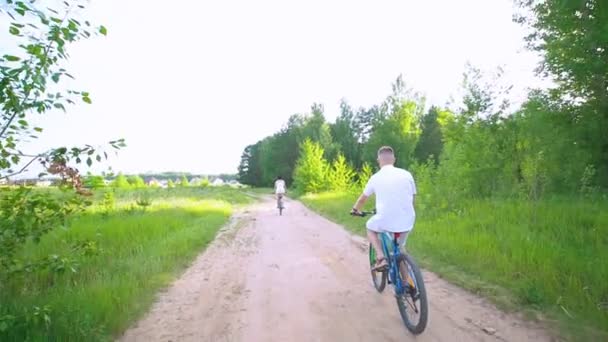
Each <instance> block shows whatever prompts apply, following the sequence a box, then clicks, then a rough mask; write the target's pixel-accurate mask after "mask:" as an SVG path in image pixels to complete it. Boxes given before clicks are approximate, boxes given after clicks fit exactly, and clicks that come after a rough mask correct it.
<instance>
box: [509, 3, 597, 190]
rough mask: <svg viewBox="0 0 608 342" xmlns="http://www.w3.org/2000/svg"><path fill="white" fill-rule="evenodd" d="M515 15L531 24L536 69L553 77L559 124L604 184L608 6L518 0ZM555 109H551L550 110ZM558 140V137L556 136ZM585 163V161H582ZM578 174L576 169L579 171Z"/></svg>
mask: <svg viewBox="0 0 608 342" xmlns="http://www.w3.org/2000/svg"><path fill="white" fill-rule="evenodd" d="M517 3H518V4H519V5H520V6H521V7H522V8H523V11H522V15H520V16H519V17H517V18H516V20H517V21H518V22H520V23H522V24H524V25H526V26H527V27H528V28H529V29H530V35H529V36H528V37H527V41H528V43H529V47H530V48H531V49H532V50H534V51H538V52H540V55H541V56H543V60H542V63H541V65H540V66H539V68H538V71H539V73H540V74H541V75H544V76H549V77H550V78H551V79H553V80H555V81H556V82H557V85H558V87H557V89H554V90H553V91H552V92H551V95H552V96H553V97H555V98H558V99H559V102H560V105H561V106H562V109H563V110H564V114H565V115H563V116H562V115H560V116H562V117H563V118H564V122H563V124H561V125H560V126H565V127H568V130H569V132H571V133H575V134H576V140H575V141H576V143H577V145H579V146H582V148H583V149H584V150H585V151H587V153H588V154H590V156H591V164H590V165H592V167H593V168H594V169H596V170H597V177H596V181H597V182H598V183H599V184H601V185H602V186H603V187H608V135H607V134H606V132H608V26H606V22H608V11H607V10H606V2H605V1H599V0H581V1H574V0H569V1H564V0H547V1H531V0H525V1H524V0H517ZM554 113H555V112H554ZM560 140H561V139H560ZM583 167H584V166H583ZM579 177H580V174H579Z"/></svg>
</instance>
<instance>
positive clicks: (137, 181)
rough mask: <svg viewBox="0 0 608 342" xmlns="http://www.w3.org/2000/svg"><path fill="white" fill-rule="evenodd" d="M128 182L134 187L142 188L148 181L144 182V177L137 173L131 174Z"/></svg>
mask: <svg viewBox="0 0 608 342" xmlns="http://www.w3.org/2000/svg"><path fill="white" fill-rule="evenodd" d="M127 182H128V183H129V186H130V187H131V188H134V189H141V188H145V187H146V182H144V180H143V178H141V177H140V176H137V175H134V176H129V177H128V178H127Z"/></svg>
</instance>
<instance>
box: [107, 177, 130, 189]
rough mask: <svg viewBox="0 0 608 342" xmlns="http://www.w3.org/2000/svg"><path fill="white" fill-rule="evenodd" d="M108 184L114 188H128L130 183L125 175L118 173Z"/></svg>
mask: <svg viewBox="0 0 608 342" xmlns="http://www.w3.org/2000/svg"><path fill="white" fill-rule="evenodd" d="M110 186H111V187H113V188H116V189H129V188H130V187H131V184H129V181H128V180H127V177H125V175H123V174H122V173H119V174H118V175H117V176H116V178H114V180H113V181H112V182H111V183H110Z"/></svg>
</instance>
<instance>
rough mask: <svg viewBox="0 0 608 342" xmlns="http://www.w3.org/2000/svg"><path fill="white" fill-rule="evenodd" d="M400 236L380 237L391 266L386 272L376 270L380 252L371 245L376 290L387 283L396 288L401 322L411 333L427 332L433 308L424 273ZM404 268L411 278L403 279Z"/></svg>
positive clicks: (372, 269)
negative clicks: (430, 304) (377, 252)
mask: <svg viewBox="0 0 608 342" xmlns="http://www.w3.org/2000/svg"><path fill="white" fill-rule="evenodd" d="M373 214H375V212H361V213H360V214H358V215H357V214H351V215H355V216H360V217H365V216H367V215H373ZM399 236H400V234H399V233H388V232H384V233H382V234H380V237H381V239H380V240H381V242H382V249H383V250H384V255H386V256H387V261H388V264H389V267H388V269H387V270H384V271H375V270H374V266H375V265H376V251H375V250H374V248H373V246H372V245H371V244H370V245H369V263H370V268H371V275H372V280H373V282H374V287H375V288H376V290H377V291H378V292H382V291H384V288H385V286H386V283H387V281H388V283H389V284H392V285H393V288H394V293H395V298H396V299H397V306H398V307H399V313H400V314H401V319H402V320H403V323H404V324H405V326H406V328H407V329H408V330H409V331H410V332H412V333H413V334H415V335H418V334H421V333H422V332H423V331H424V329H425V328H426V324H427V321H428V311H429V308H428V301H427V298H426V289H425V287H424V280H423V279H422V272H420V268H418V265H417V264H416V262H415V261H414V259H413V258H412V256H411V255H409V254H407V253H401V249H400V248H399V242H398V239H399ZM400 269H403V270H404V272H403V273H407V279H405V280H404V279H402V278H403V275H402V272H400Z"/></svg>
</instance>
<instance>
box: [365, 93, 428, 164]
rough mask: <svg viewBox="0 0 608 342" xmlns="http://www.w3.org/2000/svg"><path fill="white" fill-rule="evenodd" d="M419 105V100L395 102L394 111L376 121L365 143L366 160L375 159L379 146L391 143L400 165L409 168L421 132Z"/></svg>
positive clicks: (371, 160)
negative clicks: (418, 116)
mask: <svg viewBox="0 0 608 342" xmlns="http://www.w3.org/2000/svg"><path fill="white" fill-rule="evenodd" d="M419 106H420V104H419V103H417V102H414V101H411V100H404V101H403V102H402V103H401V104H399V105H396V104H395V105H394V107H393V110H394V111H393V112H391V113H390V114H389V115H388V116H387V117H386V118H385V119H383V120H381V121H378V122H377V123H376V125H375V126H374V128H373V132H372V133H371V135H370V137H369V140H368V141H367V142H366V144H365V148H364V151H365V161H367V162H373V161H375V160H376V152H377V150H378V148H380V147H381V146H383V145H389V146H391V147H393V149H394V150H395V155H396V157H397V165H398V166H401V167H405V168H407V167H409V166H410V165H411V163H412V162H413V157H414V149H415V148H416V144H417V141H418V136H419V134H420V130H419V128H418V118H417V114H416V113H417V112H418V111H419V109H420V108H419Z"/></svg>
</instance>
